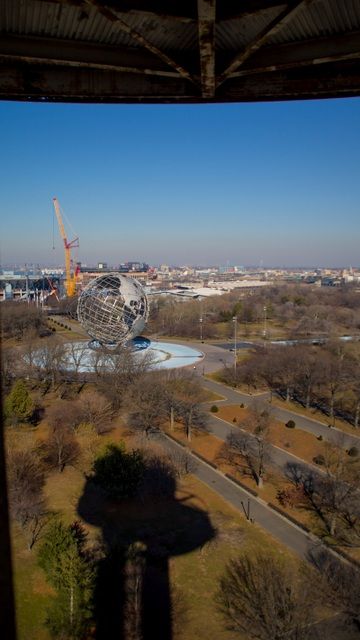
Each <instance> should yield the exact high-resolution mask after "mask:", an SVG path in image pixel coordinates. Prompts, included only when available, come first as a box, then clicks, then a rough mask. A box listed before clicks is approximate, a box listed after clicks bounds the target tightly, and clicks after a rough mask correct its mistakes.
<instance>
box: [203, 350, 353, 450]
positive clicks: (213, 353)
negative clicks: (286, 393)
mask: <svg viewBox="0 0 360 640" xmlns="http://www.w3.org/2000/svg"><path fill="white" fill-rule="evenodd" d="M191 344H193V346H194V347H195V348H197V349H199V350H200V351H202V352H203V353H204V359H203V361H202V363H199V366H198V367H197V373H198V374H202V375H205V374H206V373H214V372H215V371H218V370H219V369H220V368H221V367H222V366H224V364H226V365H227V366H231V365H232V364H233V362H234V355H233V354H232V353H231V352H229V351H228V350H227V349H223V348H221V347H219V346H214V345H212V344H206V343H201V342H194V343H191ZM202 384H203V386H204V387H205V388H206V389H208V390H209V391H213V392H214V393H217V394H219V395H222V396H223V397H224V399H223V400H217V403H219V402H221V404H240V403H242V402H243V403H244V404H247V405H251V404H253V403H255V402H259V401H265V402H269V401H270V393H269V392H267V391H265V392H264V393H260V394H257V395H249V394H247V393H244V392H241V391H237V390H235V389H232V388H230V387H228V386H226V385H225V384H222V383H220V382H215V381H213V380H209V379H207V378H203V382H202ZM271 407H272V414H273V416H274V417H275V418H277V419H278V420H280V421H281V422H284V423H285V422H287V421H288V420H294V422H295V423H296V426H297V427H299V428H300V429H302V430H303V431H307V432H308V433H312V434H313V435H314V436H320V435H321V436H322V437H323V439H324V440H328V441H329V442H333V443H335V444H340V445H341V446H342V447H344V448H345V449H350V447H353V446H355V447H357V448H360V434H359V436H357V435H353V434H350V433H345V432H344V431H341V430H340V429H337V428H335V427H328V426H327V425H326V424H324V423H323V422H320V421H319V420H315V419H313V418H308V417H306V416H302V415H301V414H299V413H295V412H294V411H290V410H289V409H285V408H284V409H283V408H282V407H277V406H275V405H271Z"/></svg>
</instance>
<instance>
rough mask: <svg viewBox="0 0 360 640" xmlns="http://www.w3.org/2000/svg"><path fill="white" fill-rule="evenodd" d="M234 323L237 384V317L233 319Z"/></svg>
mask: <svg viewBox="0 0 360 640" xmlns="http://www.w3.org/2000/svg"><path fill="white" fill-rule="evenodd" d="M233 323H234V373H235V382H236V365H237V335H236V333H237V331H236V330H237V316H234V317H233Z"/></svg>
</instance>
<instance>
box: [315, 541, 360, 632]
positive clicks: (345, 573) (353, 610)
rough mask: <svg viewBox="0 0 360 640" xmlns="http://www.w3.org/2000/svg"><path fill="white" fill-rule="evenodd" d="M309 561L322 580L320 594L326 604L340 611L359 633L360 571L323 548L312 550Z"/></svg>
mask: <svg viewBox="0 0 360 640" xmlns="http://www.w3.org/2000/svg"><path fill="white" fill-rule="evenodd" d="M310 559H311V561H312V562H313V564H314V566H315V567H316V569H317V570H318V571H319V573H320V575H321V576H322V579H323V584H322V592H323V594H324V599H325V598H326V600H327V602H328V604H330V605H332V606H333V607H335V608H336V609H339V608H340V609H341V610H342V612H343V613H344V614H345V616H346V618H347V619H348V621H349V622H350V623H353V624H355V626H356V628H357V630H358V631H360V571H359V569H358V568H357V567H355V566H354V565H351V564H350V563H349V562H343V561H342V560H340V559H338V558H336V557H335V556H334V555H333V554H331V553H330V552H329V551H327V550H326V549H324V548H323V547H322V548H321V549H320V550H319V549H318V548H314V549H312V551H311V552H310Z"/></svg>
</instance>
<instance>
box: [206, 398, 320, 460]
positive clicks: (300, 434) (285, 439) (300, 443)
mask: <svg viewBox="0 0 360 640" xmlns="http://www.w3.org/2000/svg"><path fill="white" fill-rule="evenodd" d="M246 416H247V409H242V408H241V407H239V406H238V405H226V406H224V407H223V406H220V407H219V411H218V412H217V413H216V414H214V417H216V418H220V419H221V420H225V422H229V423H230V424H231V425H233V426H234V427H235V428H236V426H237V425H236V423H235V422H234V419H235V420H236V422H237V423H238V425H239V426H240V427H241V423H242V421H243V420H244V419H246ZM269 440H270V442H271V444H273V445H275V446H276V447H279V448H280V449H284V451H288V452H289V453H292V454H294V455H295V456H298V457H299V458H301V459H302V460H305V461H306V462H310V463H312V464H313V458H314V457H315V456H317V455H320V454H323V453H324V447H325V442H324V441H319V440H318V439H317V437H316V436H314V435H313V434H311V433H308V432H307V431H302V430H301V429H299V428H298V427H295V429H289V428H288V427H286V426H285V424H284V423H283V422H280V421H279V420H275V421H273V423H272V424H271V426H270V429H269Z"/></svg>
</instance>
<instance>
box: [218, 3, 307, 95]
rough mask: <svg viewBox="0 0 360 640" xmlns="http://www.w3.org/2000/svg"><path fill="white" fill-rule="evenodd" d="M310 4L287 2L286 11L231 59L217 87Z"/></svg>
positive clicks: (281, 12)
mask: <svg viewBox="0 0 360 640" xmlns="http://www.w3.org/2000/svg"><path fill="white" fill-rule="evenodd" d="M309 2H311V0H292V1H291V2H289V4H288V6H287V7H286V9H284V10H282V11H280V13H279V14H278V15H277V16H276V18H274V19H273V20H272V21H271V22H270V23H269V24H268V25H267V26H266V27H264V29H262V30H261V31H260V33H258V35H257V36H256V38H254V40H252V41H251V42H250V43H249V44H248V45H247V46H246V47H245V49H242V51H239V53H237V54H236V56H235V57H234V58H233V60H232V61H231V63H230V64H229V65H228V67H227V68H226V69H225V70H224V71H223V72H222V73H221V74H220V75H219V77H218V79H217V87H219V86H220V85H221V84H222V83H223V82H225V80H227V79H228V78H229V76H230V75H231V74H232V73H233V72H234V71H237V69H238V68H239V67H240V66H241V65H242V64H244V62H245V61H246V60H247V59H248V58H250V56H253V55H254V53H256V51H258V49H260V47H262V46H263V45H264V44H265V43H266V42H267V40H268V39H269V38H270V37H271V36H274V35H275V34H276V33H277V32H278V31H280V29H282V28H283V27H284V26H285V25H286V24H287V23H288V22H289V20H291V19H293V18H294V16H295V15H296V13H297V12H298V11H299V10H300V9H301V8H302V7H303V6H304V5H305V4H308V3H309Z"/></svg>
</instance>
